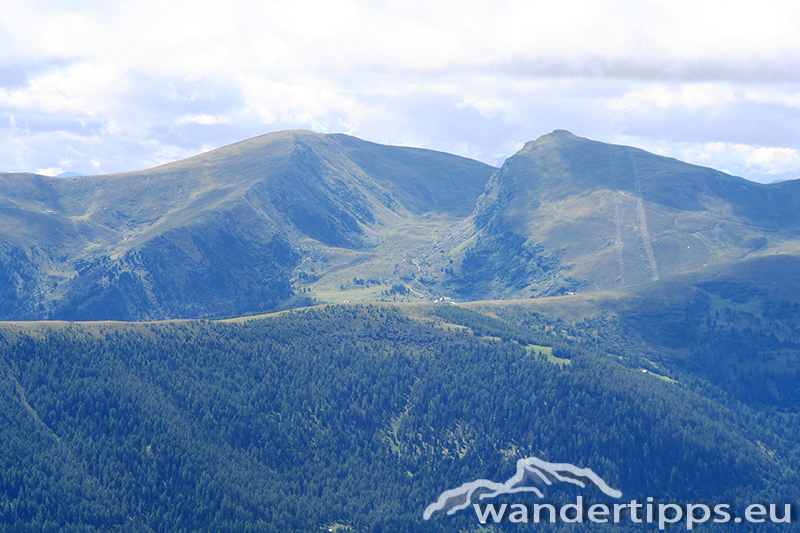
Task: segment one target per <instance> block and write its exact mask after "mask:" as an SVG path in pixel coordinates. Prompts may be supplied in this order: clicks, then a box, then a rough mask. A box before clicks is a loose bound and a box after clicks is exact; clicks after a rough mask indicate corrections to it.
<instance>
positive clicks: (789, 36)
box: [0, 0, 800, 182]
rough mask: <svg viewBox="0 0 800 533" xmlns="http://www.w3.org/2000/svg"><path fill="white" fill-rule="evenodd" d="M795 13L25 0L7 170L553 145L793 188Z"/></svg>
mask: <svg viewBox="0 0 800 533" xmlns="http://www.w3.org/2000/svg"><path fill="white" fill-rule="evenodd" d="M798 28H800V2H791V1H786V0H761V1H760V2H758V3H756V2H731V1H730V0H727V1H725V2H722V1H706V0H692V1H684V0H666V1H660V0H659V1H648V0H636V1H628V0H620V1H614V0H560V1H558V2H553V1H550V2H540V1H538V0H527V1H506V2H504V1H498V0H493V1H491V2H488V1H471V0H461V1H460V2H438V1H431V0H427V1H415V0H408V1H402V0H394V1H385V2H380V1H334V0H327V1H304V0H293V1H291V2H290V1H269V0H267V1H264V0H259V1H247V0H242V1H239V0H226V1H225V2H222V1H219V0H217V1H213V2H212V1H206V0H192V1H170V0H137V1H136V2H131V1H127V2H115V1H109V0H103V1H69V0H58V1H39V0H26V1H25V2H11V3H8V5H5V6H4V8H3V10H2V11H1V12H0V136H1V137H2V142H0V171H6V172H10V171H24V172H36V173H40V174H46V175H58V174H60V173H62V172H75V173H79V174H87V175H88V174H106V173H114V172H123V171H130V170H141V169H145V168H150V167H153V166H156V165H159V164H162V163H166V162H169V161H174V160H177V159H182V158H185V157H189V156H191V155H195V154H197V153H200V152H203V151H207V150H210V149H213V148H218V147H220V146H224V145H227V144H231V143H234V142H237V141H241V140H244V139H247V138H250V137H255V136H257V135H262V134H265V133H269V132H273V131H279V130H285V129H309V130H313V131H317V132H322V133H347V134H350V135H354V136H356V137H359V138H362V139H365V140H369V141H373V142H377V143H383V144H396V145H407V146H418V147H423V148H430V149H434V150H442V151H447V152H451V153H455V154H458V155H463V156H467V157H471V158H474V159H478V160H481V161H484V162H486V163H490V164H493V165H496V166H499V165H500V164H502V162H503V161H504V160H505V158H507V157H509V156H511V155H513V154H514V153H515V152H516V151H517V150H519V149H520V148H521V147H522V146H523V145H524V143H525V142H527V141H530V140H534V139H536V138H537V137H539V136H541V135H544V134H547V133H549V132H551V131H553V130H555V129H566V130H569V131H571V132H572V133H574V134H576V135H580V136H583V137H589V138H592V139H595V140H599V141H604V142H611V143H617V144H626V145H630V146H637V147H639V148H643V149H645V150H649V151H651V152H655V153H659V154H662V155H666V156H670V157H675V158H678V159H681V160H684V161H688V162H691V163H695V164H699V165H704V166H710V167H713V168H716V169H719V170H722V171H725V172H729V173H731V174H734V175H737V176H742V177H745V178H748V179H751V180H754V181H760V182H771V181H774V180H781V179H795V178H798V177H800V31H797V29H798Z"/></svg>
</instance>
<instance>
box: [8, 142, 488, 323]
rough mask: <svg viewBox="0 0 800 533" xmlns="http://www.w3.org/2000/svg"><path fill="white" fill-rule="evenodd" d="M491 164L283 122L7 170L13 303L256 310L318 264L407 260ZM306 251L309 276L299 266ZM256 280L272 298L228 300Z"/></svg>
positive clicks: (87, 308) (333, 273) (466, 202)
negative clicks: (148, 157) (162, 149)
mask: <svg viewBox="0 0 800 533" xmlns="http://www.w3.org/2000/svg"><path fill="white" fill-rule="evenodd" d="M492 171H493V169H492V168H491V167H489V166H487V165H484V164H482V163H478V162H476V161H471V160H467V159H464V158H459V157H456V156H452V155H449V154H442V153H438V152H433V151H429V150H420V149H413V148H401V147H389V146H380V145H375V144H372V143H367V142H364V141H360V140H358V139H355V138H352V137H348V136H344V135H333V136H325V135H318V134H312V133H310V132H279V133H276V134H270V135H265V136H262V137H258V138H255V139H250V140H248V141H243V142H241V143H237V144H235V145H231V146H228V147H225V148H221V149H218V150H214V151H211V152H208V153H205V154H201V155H198V156H195V157H193V158H189V159H186V160H183V161H178V162H175V163H171V164H168V165H164V166H161V167H157V168H155V169H151V170H147V171H140V172H132V173H125V174H118V175H110V176H90V177H77V178H68V179H63V178H62V179H57V178H46V177H42V176H31V175H14V174H5V175H1V176H0V181H2V186H3V188H4V192H5V194H4V198H3V201H2V203H1V204H0V218H3V219H4V222H5V224H3V225H2V226H1V228H2V229H0V232H2V235H0V239H2V242H3V243H4V244H3V246H4V248H3V249H0V259H5V261H0V263H2V264H0V267H6V269H7V270H8V272H7V273H6V277H8V279H9V281H10V283H9V284H11V283H14V285H15V286H13V287H12V289H13V292H14V293H15V294H16V295H17V296H19V299H20V303H19V305H17V306H16V308H15V307H14V306H13V305H12V306H11V309H10V310H9V312H6V313H5V316H7V317H8V316H17V317H20V318H22V317H26V318H33V317H42V316H49V315H51V314H52V313H55V316H64V317H72V318H91V317H95V316H97V317H100V316H105V317H109V318H128V319H130V318H154V317H159V316H208V315H217V316H219V315H220V314H222V315H224V314H237V313H248V312H250V313H252V312H259V311H261V310H263V308H264V307H263V306H269V305H275V304H276V302H280V301H285V300H287V297H288V295H290V294H291V292H292V291H293V290H294V288H298V289H301V290H303V291H305V290H306V289H309V288H310V287H309V282H310V280H314V282H319V283H318V284H317V285H315V286H314V290H315V291H316V292H320V294H322V293H324V292H325V291H326V290H337V291H338V289H339V288H340V286H341V285H342V283H343V282H345V281H348V280H352V278H353V277H356V275H351V274H352V269H353V267H354V266H358V265H363V264H364V263H367V264H368V265H372V264H373V263H374V266H368V267H366V268H365V270H366V271H368V272H369V273H370V277H372V274H371V272H372V271H376V272H378V273H380V276H378V275H377V274H376V277H383V278H387V277H390V276H391V274H390V275H388V276H387V275H386V272H387V270H389V267H388V265H391V266H392V268H393V266H394V265H395V264H397V265H400V264H402V263H404V262H407V263H408V264H409V265H410V264H411V263H410V261H411V260H409V259H408V258H407V256H408V255H409V253H410V254H412V257H420V256H421V255H422V254H423V253H427V251H425V252H422V251H421V250H420V247H422V248H423V249H425V248H427V247H429V244H428V243H427V239H428V238H429V236H430V233H431V232H432V231H433V232H435V231H438V230H439V228H441V227H444V226H446V225H447V224H449V223H451V222H452V221H453V220H455V219H457V218H458V217H461V216H464V215H465V214H466V213H468V212H469V211H470V210H471V209H472V207H473V205H474V202H475V200H476V199H477V197H478V195H479V194H480V192H481V191H482V189H483V185H484V184H485V182H486V180H487V179H488V176H489V174H490V173H491V172H492ZM453 191H456V192H453ZM420 230H422V233H420ZM231 243H238V249H237V247H234V249H233V250H230V249H229V248H230V245H231ZM226 250H228V251H227V252H226ZM226 253H236V254H238V256H237V257H234V258H233V259H234V260H235V261H231V260H229V259H228V258H225V257H223V256H224V254H226ZM15 257H19V258H21V259H15ZM421 260H422V259H421V257H420V259H419V260H418V261H417V262H418V263H419V261H421ZM301 261H302V262H303V265H302V267H301V268H299V269H298V271H297V273H298V274H300V273H302V274H303V275H304V276H301V277H300V278H298V279H296V280H294V281H291V280H290V276H291V275H292V271H293V269H294V268H295V267H296V266H298V265H299V264H300V262H301ZM237 265H240V268H239V267H238V266H237ZM26 268H27V270H25V269H26ZM413 268H414V270H415V271H416V267H413ZM28 270H29V271H30V273H27V271H28ZM409 271H410V272H411V269H409ZM239 272H242V275H240V274H239ZM259 272H264V273H266V277H267V278H268V279H267V280H266V281H265V282H264V283H263V284H262V283H261V282H260V280H259V279H258V273H259ZM3 274H4V272H3V269H2V268H0V276H2V275H3ZM76 274H78V276H77V279H76V280H74V279H73V278H74V277H75V276H76ZM187 277H188V278H191V279H187ZM27 278H32V279H31V281H30V282H29V283H28V284H27V285H24V283H22V282H21V281H19V280H20V279H22V280H23V281H24V280H25V279H27ZM322 278H324V279H322ZM192 279H195V280H196V284H197V285H202V286H205V287H206V289H211V293H210V294H207V295H205V296H204V295H202V294H201V292H202V287H194V286H192V283H191V281H192ZM15 280H16V281H15ZM252 284H255V285H256V290H255V296H256V297H257V298H258V299H259V300H263V302H262V305H261V306H260V305H258V304H257V303H255V302H254V303H251V304H248V305H247V306H244V307H241V306H240V307H230V306H229V307H227V308H226V307H225V302H226V301H229V300H230V299H232V298H236V297H238V296H239V295H240V293H243V292H242V291H245V289H244V287H245V286H247V285H252ZM293 284H294V286H293ZM98 285H99V286H101V287H103V290H101V291H99V292H98V291H97V289H96V288H97V286H98ZM215 287H221V288H220V289H219V290H218V291H217V292H216V293H214V290H213V289H214V288H215ZM239 287H241V288H239ZM385 288H386V287H382V288H381V289H380V290H376V291H375V292H376V293H380V291H381V290H384V289H385ZM260 293H263V294H264V295H263V296H260ZM9 296H11V295H9ZM299 296H301V297H303V296H307V295H304V294H300V295H299ZM176 299H177V300H178V301H177V303H176ZM182 299H185V301H181V300H182ZM8 300H11V298H10V297H9V298H8ZM25 302H27V308H26V309H20V307H24V305H23V303H25ZM111 302H121V303H120V305H119V306H118V307H119V308H118V309H117V308H109V306H110V305H111ZM39 304H41V305H42V306H43V307H41V308H38V309H37V305H39ZM14 311H16V312H14Z"/></svg>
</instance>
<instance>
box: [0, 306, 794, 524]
mask: <svg viewBox="0 0 800 533" xmlns="http://www.w3.org/2000/svg"><path fill="white" fill-rule="evenodd" d="M523 311H524V310H523ZM509 312H510V313H511V315H510V317H511V318H509V319H508V320H503V319H500V318H498V315H497V314H496V313H493V314H494V316H489V315H487V314H480V313H476V312H474V311H470V310H466V309H461V308H458V307H455V306H450V307H445V306H442V307H433V306H422V305H416V306H408V305H406V306H404V307H389V306H330V307H324V308H314V309H308V310H303V311H293V312H286V313H283V314H280V315H275V316H271V317H265V318H259V319H251V320H247V321H241V320H240V321H233V322H198V321H192V322H175V323H144V324H114V323H85V324H77V323H76V324H67V323H60V324H59V323H52V324H45V325H38V326H37V325H36V324H16V325H14V324H7V325H6V326H5V327H3V329H2V337H0V357H1V358H0V364H2V373H0V376H1V377H2V382H1V384H0V401H2V410H0V417H2V419H3V420H2V422H0V462H2V468H0V510H2V513H1V514H0V531H60V532H61V531H87V532H88V531H97V532H99V531H137V532H138V531H142V532H144V531H156V532H173V531H219V532H222V531H231V532H240V531H297V532H300V531H318V530H319V528H321V527H327V528H331V529H333V528H341V527H345V526H347V527H350V528H352V529H354V530H356V531H386V532H389V531H408V532H411V531H460V530H464V529H467V528H474V527H475V526H476V525H477V522H476V520H475V516H474V514H473V513H471V512H463V513H461V514H458V515H455V516H442V517H435V518H434V519H432V520H431V521H424V520H423V519H422V512H423V510H424V509H425V507H426V506H427V505H428V504H430V503H432V502H433V501H435V499H436V498H437V497H438V495H439V494H440V493H441V492H442V491H444V490H446V489H448V488H451V487H454V486H458V485H459V484H461V483H464V482H467V481H471V480H474V479H478V478H486V479H494V480H505V479H507V478H508V477H510V476H511V475H512V474H513V471H514V465H515V463H516V460H517V459H519V458H523V457H528V456H533V455H535V456H538V457H540V458H542V459H544V460H548V461H552V462H571V463H574V464H576V465H581V466H588V467H590V468H592V469H593V470H594V471H595V472H596V473H598V475H600V476H601V477H602V478H603V479H605V480H606V482H608V483H609V484H610V485H611V486H613V487H616V488H618V489H620V490H621V491H622V492H623V499H624V500H626V501H629V500H630V499H634V498H639V499H640V500H642V501H644V499H645V498H646V497H648V496H655V497H657V498H659V500H660V501H680V502H686V501H707V502H720V503H730V504H732V505H733V506H734V508H736V509H737V510H738V511H739V512H741V506H743V505H746V504H749V503H751V502H760V501H770V502H784V501H785V502H789V501H791V500H792V498H794V497H795V495H796V490H797V489H796V487H797V484H798V482H800V477H799V476H798V473H797V471H796V465H797V464H798V459H800V454H799V453H798V452H800V448H798V442H800V423H798V420H797V415H796V414H794V413H784V414H779V413H776V412H774V411H769V410H761V411H757V410H756V408H755V407H750V406H748V405H746V404H744V403H742V402H739V401H737V400H735V399H732V398H728V397H725V395H724V393H721V392H719V390H718V389H717V388H715V387H713V386H711V385H709V384H708V383H707V382H705V381H703V380H702V379H700V378H697V379H695V380H691V379H689V380H681V381H680V382H676V381H672V380H668V379H665V378H664V377H663V376H659V375H658V373H657V372H649V373H643V372H642V371H641V366H640V362H641V358H640V357H639V356H637V355H634V354H629V353H626V352H625V350H624V349H618V350H617V351H616V352H615V353H608V352H607V351H606V350H605V349H604V347H603V346H601V345H600V344H598V343H597V342H596V341H595V340H594V339H593V336H592V334H590V333H589V332H588V330H587V333H586V334H585V335H584V334H583V333H582V330H581V329H580V328H573V329H570V328H571V326H570V325H568V324H566V323H565V322H563V321H560V320H559V319H552V318H548V317H547V316H546V315H541V314H536V315H535V314H531V313H528V312H525V313H527V314H525V313H522V311H520V309H518V308H510V311H509ZM521 313H522V314H521ZM525 316H527V319H524V320H523V319H521V317H522V318H524V317H525ZM559 494H562V493H560V492H558V491H557V490H556V491H555V492H549V493H548V494H547V497H549V498H554V497H557V496H558V495H559ZM562 495H563V494H562ZM587 497H589V498H593V499H596V498H597V495H596V494H592V493H587ZM708 526H709V527H706V530H711V527H710V526H711V524H708ZM503 527H512V526H511V525H509V524H506V525H505V526H503ZM558 527H563V528H564V529H565V530H569V531H572V530H573V529H571V528H570V527H569V526H566V525H560V526H558ZM775 527H777V526H775ZM781 527H782V528H783V529H781V530H788V529H791V527H793V526H781ZM512 529H513V528H512ZM598 530H601V529H598ZM614 530H631V531H639V530H640V529H636V527H635V526H634V525H632V524H630V523H628V524H626V525H623V526H615V527H614ZM766 530H769V529H766Z"/></svg>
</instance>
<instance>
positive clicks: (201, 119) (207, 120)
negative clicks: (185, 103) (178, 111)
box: [175, 114, 231, 125]
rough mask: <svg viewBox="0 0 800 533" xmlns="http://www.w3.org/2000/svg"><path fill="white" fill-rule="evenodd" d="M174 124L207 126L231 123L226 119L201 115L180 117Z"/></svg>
mask: <svg viewBox="0 0 800 533" xmlns="http://www.w3.org/2000/svg"><path fill="white" fill-rule="evenodd" d="M175 123H176V124H179V125H182V124H204V125H209V124H230V123H231V121H230V119H229V118H228V117H220V116H214V115H205V114H203V115H184V116H182V117H180V118H179V119H178V120H177V121H175Z"/></svg>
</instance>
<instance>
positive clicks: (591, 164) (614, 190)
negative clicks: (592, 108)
mask: <svg viewBox="0 0 800 533" xmlns="http://www.w3.org/2000/svg"><path fill="white" fill-rule="evenodd" d="M798 189H800V183H796V182H784V183H781V184H776V185H761V184H757V183H752V182H748V181H746V180H744V179H742V178H736V177H733V176H729V175H726V174H723V173H721V172H717V171H714V170H712V169H708V168H703V167H698V166H694V165H689V164H686V163H682V162H680V161H677V160H674V159H669V158H665V157H660V156H656V155H654V154H649V153H647V152H644V151H642V150H638V149H635V148H629V147H624V146H615V145H609V144H605V143H599V142H595V141H590V140H588V139H583V138H580V137H576V136H574V135H572V134H570V133H568V132H564V131H556V132H554V133H552V134H550V135H545V136H543V137H541V138H539V139H537V140H536V141H532V142H530V143H528V144H526V145H525V147H524V148H523V149H522V150H520V152H518V153H517V154H516V155H514V156H513V157H511V158H510V159H508V160H507V161H506V163H505V164H504V165H503V167H502V168H501V170H500V171H499V172H498V173H497V174H496V175H495V176H494V177H493V179H492V181H491V182H490V184H489V186H488V188H487V191H486V194H485V195H484V197H483V198H482V200H481V203H480V205H479V207H478V209H477V210H476V213H475V215H474V219H475V223H476V229H477V230H478V231H479V234H480V235H481V237H482V238H483V239H484V240H486V241H487V242H491V239H493V238H497V236H500V235H504V234H508V233H509V232H513V233H516V234H518V235H521V237H522V238H523V239H524V240H527V241H528V243H541V244H543V245H544V246H545V247H546V249H547V250H549V253H550V254H555V255H556V256H557V257H558V258H559V260H560V264H561V267H562V270H561V271H560V272H559V276H571V277H573V278H577V280H584V284H583V287H582V290H583V291H587V290H602V289H609V288H620V287H626V286H630V285H636V284H639V283H643V282H647V281H652V280H655V279H658V278H659V277H660V276H664V275H668V274H672V273H677V272H684V271H691V270H695V269H697V268H701V267H703V266H706V265H713V264H720V263H724V262H727V261H732V260H736V259H741V258H744V257H747V256H750V255H758V254H768V253H772V252H774V251H775V250H779V249H786V247H787V246H790V247H792V246H795V244H794V243H796V234H797V231H798V228H800V206H799V205H798V202H800V195H799V194H798ZM502 241H506V242H509V238H508V237H505V238H504V239H501V242H499V243H498V244H499V245H500V246H502ZM514 251H515V250H513V249H511V250H502V254H503V255H504V256H509V255H511V254H513V253H514ZM497 259H498V261H500V260H502V257H498V258H497ZM551 278H552V276H551V277H550V278H544V281H541V280H539V281H540V282H543V283H546V282H548V280H550V279H551ZM536 286H537V285H536V284H535V283H534V285H533V286H532V288H533V289H535V287H536ZM532 294H533V295H538V294H536V293H535V292H533V293H532V292H531V287H527V286H526V285H525V284H524V283H523V284H522V285H521V288H519V289H517V290H516V291H511V293H510V294H509V295H508V296H517V297H526V296H530V295H532Z"/></svg>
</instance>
